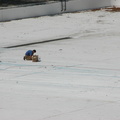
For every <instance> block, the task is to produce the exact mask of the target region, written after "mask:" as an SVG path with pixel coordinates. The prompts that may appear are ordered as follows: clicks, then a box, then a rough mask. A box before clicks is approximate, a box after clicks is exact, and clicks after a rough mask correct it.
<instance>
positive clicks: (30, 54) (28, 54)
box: [23, 50, 36, 60]
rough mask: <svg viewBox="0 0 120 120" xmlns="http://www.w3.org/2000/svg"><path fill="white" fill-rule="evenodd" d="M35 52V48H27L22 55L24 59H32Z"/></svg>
mask: <svg viewBox="0 0 120 120" xmlns="http://www.w3.org/2000/svg"><path fill="white" fill-rule="evenodd" d="M34 53H36V50H28V51H27V52H26V53H25V56H24V57H23V59H24V60H32V56H33V54H34Z"/></svg>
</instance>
